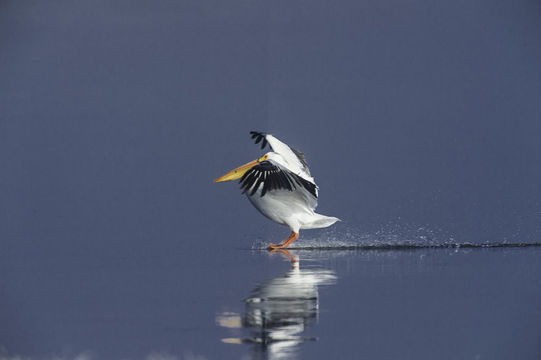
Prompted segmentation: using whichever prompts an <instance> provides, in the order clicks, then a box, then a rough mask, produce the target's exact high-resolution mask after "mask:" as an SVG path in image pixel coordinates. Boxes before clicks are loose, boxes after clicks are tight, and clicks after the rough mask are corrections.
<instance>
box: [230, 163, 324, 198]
mask: <svg viewBox="0 0 541 360" xmlns="http://www.w3.org/2000/svg"><path fill="white" fill-rule="evenodd" d="M239 182H240V184H241V186H240V188H241V190H242V193H243V194H244V193H246V192H248V191H250V192H249V196H253V195H255V193H256V192H257V189H259V187H260V186H261V184H263V188H262V190H261V196H265V194H266V193H267V192H269V191H273V190H281V189H282V190H288V191H293V190H295V189H296V188H297V185H298V186H300V187H303V188H305V189H306V190H308V192H309V193H310V194H312V195H313V196H314V197H315V198H317V192H316V189H317V186H316V184H314V183H312V182H311V181H308V180H306V179H304V178H302V177H300V176H298V175H296V174H294V173H292V172H289V171H285V170H282V169H281V168H280V167H278V166H276V165H274V164H273V163H272V162H270V161H262V162H260V163H259V164H258V165H256V166H254V167H252V168H251V169H250V170H248V171H247V172H246V173H245V174H244V175H243V176H242V177H241V178H240V181H239Z"/></svg>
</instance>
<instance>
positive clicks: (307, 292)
mask: <svg viewBox="0 0 541 360" xmlns="http://www.w3.org/2000/svg"><path fill="white" fill-rule="evenodd" d="M281 252H282V253H283V254H284V255H286V256H287V257H288V258H290V259H291V260H292V261H291V263H292V268H291V270H289V271H288V272H287V273H286V274H284V275H282V276H278V277H275V278H272V279H269V280H266V281H264V282H262V283H260V284H259V285H258V286H257V287H256V288H255V289H254V290H252V293H251V295H250V297H249V298H247V299H245V300H244V301H245V305H246V308H245V313H244V316H243V317H242V318H241V317H240V316H239V315H238V314H234V313H224V314H220V315H219V316H218V317H217V322H218V324H219V325H221V326H224V327H229V328H240V327H243V328H248V329H250V330H251V331H250V337H248V338H243V339H224V340H223V341H224V342H229V343H252V344H259V346H257V347H256V348H255V351H256V352H258V353H259V354H260V355H266V356H264V357H265V358H267V359H286V358H287V359H290V358H292V357H295V353H296V350H297V345H299V344H301V343H302V342H304V341H307V340H315V338H309V337H303V336H302V335H301V334H302V332H303V331H304V330H305V329H306V328H307V326H308V325H309V323H310V320H311V319H313V318H315V317H316V316H317V314H318V298H319V297H318V286H319V285H331V284H333V283H334V282H335V280H336V276H335V275H334V273H333V272H332V271H330V270H315V269H313V270H312V269H310V270H309V269H302V270H301V269H300V267H299V263H298V261H295V257H294V256H293V255H291V253H289V252H288V251H286V250H281Z"/></svg>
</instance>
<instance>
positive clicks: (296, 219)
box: [215, 131, 339, 248]
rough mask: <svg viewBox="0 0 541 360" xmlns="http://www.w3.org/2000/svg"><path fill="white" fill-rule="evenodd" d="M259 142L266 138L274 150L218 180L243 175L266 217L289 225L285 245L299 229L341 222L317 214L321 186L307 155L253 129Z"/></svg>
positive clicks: (252, 199) (242, 180)
mask: <svg viewBox="0 0 541 360" xmlns="http://www.w3.org/2000/svg"><path fill="white" fill-rule="evenodd" d="M251 134H252V138H255V139H256V143H259V142H260V141H261V140H263V143H262V148H264V147H265V145H266V144H267V143H268V144H269V145H270V146H271V148H272V150H273V151H271V152H268V153H267V154H265V155H264V156H262V157H261V158H259V159H257V160H255V161H252V162H250V163H248V164H245V165H243V166H241V167H239V168H237V169H235V170H232V171H230V172H229V173H227V174H226V175H224V176H222V177H221V178H218V179H216V180H215V182H219V181H228V180H234V179H238V178H240V183H241V189H242V190H243V193H245V194H246V195H247V197H248V199H249V200H250V202H251V203H252V204H253V205H254V207H255V208H256V209H257V210H259V211H260V212H261V213H262V214H263V215H264V216H266V217H267V218H269V219H271V220H273V221H274V222H277V223H278V224H282V225H286V226H288V227H289V228H290V229H291V235H290V236H289V237H288V238H287V239H286V240H285V241H284V242H283V243H282V244H280V245H273V244H271V245H270V247H271V248H284V247H287V246H288V245H289V244H290V243H292V242H293V241H295V240H296V239H297V238H298V236H299V230H300V229H316V228H324V227H327V226H330V225H332V224H334V223H335V222H336V221H339V219H338V218H336V217H330V216H325V215H321V214H317V213H316V212H315V209H316V207H317V197H318V187H317V185H316V184H315V182H314V178H313V177H312V176H311V174H310V170H309V169H308V165H307V163H306V159H305V157H304V155H303V154H302V153H301V152H299V151H297V150H295V149H292V148H290V147H289V146H288V145H286V144H284V143H283V142H281V141H280V140H278V139H277V138H275V137H274V136H272V135H268V134H267V135H265V134H262V133H258V132H253V131H252V132H251Z"/></svg>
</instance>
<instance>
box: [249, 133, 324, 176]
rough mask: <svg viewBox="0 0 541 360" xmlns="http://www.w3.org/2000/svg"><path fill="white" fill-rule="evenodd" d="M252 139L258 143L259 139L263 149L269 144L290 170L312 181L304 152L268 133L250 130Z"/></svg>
mask: <svg viewBox="0 0 541 360" xmlns="http://www.w3.org/2000/svg"><path fill="white" fill-rule="evenodd" d="M250 134H251V135H252V139H255V143H256V144H259V143H260V142H261V141H263V142H262V143H261V149H264V148H265V146H266V145H267V144H269V145H270V147H271V149H272V151H274V152H275V153H277V154H280V155H281V156H282V158H283V159H284V160H285V161H286V162H287V165H288V167H289V168H290V170H291V171H292V172H294V173H296V174H297V175H299V176H301V177H302V178H304V179H306V180H308V181H311V182H313V181H314V179H313V178H312V175H311V174H310V169H309V168H308V163H307V162H306V157H305V156H304V154H303V153H302V152H300V151H298V150H295V149H293V148H292V147H290V146H289V145H287V144H285V143H283V142H281V141H280V140H278V139H277V138H275V137H274V136H272V135H270V134H265V133H262V132H258V131H250Z"/></svg>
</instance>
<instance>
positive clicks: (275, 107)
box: [0, 0, 541, 357]
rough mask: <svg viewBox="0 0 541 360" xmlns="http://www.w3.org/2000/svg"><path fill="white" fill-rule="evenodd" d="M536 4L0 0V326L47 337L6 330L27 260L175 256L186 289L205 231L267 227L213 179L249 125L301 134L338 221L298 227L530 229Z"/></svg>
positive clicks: (236, 241) (401, 234)
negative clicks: (186, 263) (182, 265)
mask: <svg viewBox="0 0 541 360" xmlns="http://www.w3.org/2000/svg"><path fill="white" fill-rule="evenodd" d="M540 20H541V5H540V3H539V2H538V1H510V0H490V1H446V2H444V1H425V0H416V1H397V0H388V1H380V0H377V1H376V0H363V1H340V2H336V1H273V2H263V1H193V2H186V1H24V2H22V1H9V0H3V1H2V2H0V169H1V170H0V204H1V205H0V231H1V234H0V235H1V241H0V260H1V262H2V264H1V265H0V266H3V267H4V269H3V275H2V284H3V287H0V291H3V294H2V298H3V300H2V310H0V311H1V312H0V320H2V321H0V322H1V323H2V324H3V325H2V326H0V334H1V335H2V337H3V338H4V339H7V340H5V342H6V343H4V344H3V345H4V346H6V348H7V349H8V350H10V349H12V348H14V347H15V350H12V351H18V352H19V353H22V354H25V350H28V348H30V350H28V352H26V354H29V355H32V354H34V355H35V354H42V355H43V354H49V353H50V352H52V351H59V350H58V349H57V350H54V349H49V348H40V347H39V346H38V345H36V346H35V347H32V346H30V347H29V346H28V344H30V343H32V344H34V343H35V344H40V341H41V340H40V336H45V335H44V334H45V332H46V331H45V330H43V333H42V332H38V333H37V334H33V335H32V336H30V335H28V337H27V338H24V337H21V336H19V335H20V334H19V335H18V332H17V331H19V330H16V329H15V328H17V326H16V324H22V325H20V327H21V328H23V327H24V328H32V327H33V326H36V327H38V324H34V323H33V322H32V321H29V320H28V319H26V318H25V316H26V315H24V316H23V315H21V314H27V310H28V308H29V307H31V306H30V305H28V306H27V307H26V308H25V307H24V306H23V305H21V304H20V302H19V300H20V299H21V296H22V297H24V296H25V295H24V294H26V295H28V297H29V298H35V297H39V296H42V295H43V294H45V293H47V292H48V291H47V289H39V286H40V284H47V282H46V281H45V282H43V279H41V280H40V279H36V278H35V277H33V275H31V274H34V273H40V272H42V271H43V269H49V268H51V267H52V268H54V269H57V270H58V273H59V274H67V273H68V274H69V273H71V272H74V273H77V269H78V266H80V267H82V268H84V269H87V268H88V267H92V266H93V265H92V264H94V265H95V264H96V263H94V262H92V261H91V260H90V259H94V260H96V259H98V260H96V261H98V265H99V264H100V263H99V261H104V262H105V264H102V265H103V268H107V266H108V265H107V264H109V262H108V261H110V263H111V264H114V263H117V262H118V261H119V259H124V260H125V261H127V262H128V263H129V264H139V265H140V264H145V261H147V260H145V259H148V258H150V259H154V260H152V261H155V262H156V263H160V264H162V263H163V262H164V261H165V263H166V264H167V261H168V259H169V260H170V261H173V260H171V259H173V257H176V258H179V259H180V258H182V259H184V258H189V259H191V261H192V263H201V264H202V267H203V268H205V269H207V270H205V271H207V273H205V271H203V272H201V270H199V271H195V272H191V273H190V274H186V272H189V271H188V270H189V269H191V267H187V268H186V269H185V270H186V271H182V275H179V274H176V276H179V279H178V284H179V288H185V287H186V286H188V285H187V284H192V283H193V282H195V281H198V279H199V280H200V279H201V278H207V277H211V276H212V268H213V267H214V266H216V267H219V266H220V261H219V260H216V258H215V257H216V251H217V250H216V249H218V252H219V251H222V250H223V251H225V250H224V249H227V248H228V247H233V248H236V249H249V248H251V247H252V246H253V245H254V243H255V244H259V243H264V242H268V241H276V240H279V239H280V238H282V237H283V236H285V235H286V234H287V229H284V228H281V227H279V226H278V225H275V224H271V223H270V222H268V221H267V220H266V219H265V218H263V217H262V216H260V215H259V214H258V213H257V212H256V211H254V209H252V207H251V206H250V205H249V204H248V202H247V201H246V200H245V199H244V198H243V197H242V196H241V195H240V194H239V191H238V190H237V186H236V185H233V184H213V183H212V179H214V178H216V177H218V176H220V175H222V174H223V173H225V172H226V171H228V170H230V169H231V168H233V167H235V166H237V165H240V164H243V163H245V162H247V161H250V160H252V159H255V158H256V157H258V156H260V154H261V151H259V148H258V147H256V146H254V145H253V144H252V142H251V140H250V139H249V137H248V131H250V130H259V131H268V132H271V133H273V134H274V135H275V136H277V137H278V138H280V139H282V140H283V141H285V142H286V143H288V144H291V145H292V146H294V147H296V148H298V149H300V150H302V151H303V152H304V153H305V154H306V155H307V158H308V161H309V164H310V166H311V170H312V172H313V174H314V175H315V178H316V181H317V182H318V185H319V186H320V192H321V196H320V207H319V210H320V212H321V213H323V214H327V215H333V216H337V217H340V218H341V219H343V220H344V221H343V222H342V223H339V224H337V225H336V226H335V227H334V228H332V229H331V230H327V231H328V232H325V231H313V232H306V233H305V239H307V238H308V239H316V241H317V240H318V239H319V240H323V237H325V236H329V237H332V239H334V240H336V241H345V242H346V243H348V244H351V243H356V242H359V243H361V242H362V243H363V244H370V243H371V242H372V241H374V242H378V243H381V242H384V243H391V244H392V243H393V242H413V243H415V242H417V241H419V242H420V243H424V242H427V241H428V242H429V243H430V244H443V243H461V244H462V243H474V244H480V243H496V244H500V243H509V242H513V243H515V242H516V243H526V242H538V241H539V237H540V235H541V187H540V186H539V184H540V183H541V168H540V166H539V164H540V163H541V141H539V136H540V134H541V21H540ZM321 234H326V235H321ZM299 243H300V244H302V234H301V240H299ZM331 243H332V241H331ZM180 253H182V255H180ZM241 254H244V253H241ZM235 256H236V257H239V256H240V257H242V256H243V255H239V254H237V255H235ZM246 256H247V255H246ZM207 257H208V258H207ZM100 259H101V260H100ZM104 259H105V260H104ZM107 259H109V260H107ZM148 261H150V263H152V264H153V262H152V261H151V260H148ZM87 262H88V263H87ZM29 264H30V265H29ZM85 264H86V265H85ZM203 264H204V265H203ZM87 265H88V266H87ZM98 265H96V266H98ZM147 265H148V263H147ZM111 266H112V265H111ZM133 266H135V265H133ZM239 266H241V265H239ZM56 267H57V268H56ZM82 268H81V269H82ZM30 269H34V270H32V271H31V270H30ZM81 269H79V270H81ZM124 270H126V269H124ZM177 270H178V269H177ZM81 271H82V270H81ZM246 271H248V270H246ZM427 271H428V270H427ZM53 272H54V271H53ZM397 272H399V271H397ZM55 274H56V273H55ZM129 274H130V272H129V271H128V270H126V278H129ZM94 275H96V274H94ZM162 275H163V274H160V276H162ZM58 276H60V277H61V275H58ZM74 276H75V275H74ZM103 276H104V277H107V275H105V274H103ZM236 276H238V274H237V275H236ZM121 279H123V280H121ZM64 280H65V279H64ZM64 280H62V279H57V278H55V280H54V281H55V283H56V281H59V282H60V283H62V282H63V281H64ZM71 280H72V281H74V282H73V283H72V282H70V281H68V282H67V284H68V289H69V286H72V287H73V286H75V278H73V279H71ZM83 280H84V279H82V280H81V281H83ZM125 280H126V279H125V278H123V277H122V276H120V277H119V280H118V281H119V282H118V284H116V283H115V284H110V283H108V284H109V285H108V286H109V287H107V288H108V289H109V288H116V285H118V286H119V287H120V288H122V286H125V284H126V281H125ZM51 281H52V280H51ZM34 282H35V284H34ZM248 282H249V281H248ZM128 283H129V281H128ZM25 284H26V285H28V287H29V288H33V285H36V286H37V289H39V291H38V290H35V289H34V288H33V289H34V290H32V291H36V293H35V294H34V293H32V292H31V293H30V294H29V293H27V292H25V291H27V290H28V288H25V287H24V286H25ZM49 285H50V284H49ZM43 286H45V285H43ZM58 286H61V284H60V285H58ZM126 286H127V285H126ZM24 289H26V290H24ZM94 290H96V289H94ZM247 290H249V286H248V289H247ZM28 291H30V290H28ZM66 291H68V290H66ZM96 291H97V290H96ZM179 291H180V290H179ZM6 294H12V295H10V296H11V297H10V296H7V295H6ZM201 295H202V296H214V295H215V294H212V293H201ZM84 299H86V298H84ZM537 299H538V298H537ZM79 300H80V301H82V303H84V301H86V300H83V299H79ZM117 300H118V299H117ZM51 301H53V300H51ZM88 301H89V303H90V302H91V300H88ZM108 301H113V302H114V300H111V299H109V300H108ZM118 301H120V300H118ZM143 303H144V302H143ZM104 304H105V305H104V306H106V305H107V304H108V302H107V301H105V302H104ZM144 304H146V303H144ZM34 305H35V306H40V305H37V304H34ZM139 305H140V304H139ZM19 306H22V308H20V311H19V312H17V311H13V310H12V307H13V308H17V309H19V308H18V307H19ZM43 306H44V307H45V305H43ZM81 306H83V305H81ZM137 306H138V305H134V309H137V308H138V307H137ZM184 306H188V307H189V304H188V305H186V304H185V305H184ZM83 308H84V306H83ZM58 311H59V314H61V312H60V311H61V309H58ZM73 311H74V314H78V313H79V312H78V311H81V312H84V310H82V309H79V310H78V311H76V310H73ZM134 311H135V310H134ZM44 312H46V311H45V310H43V309H41V310H36V313H37V314H42V313H44ZM59 316H60V315H59ZM74 316H75V315H74ZM60 317H62V316H60ZM55 319H56V318H55ZM41 320H43V319H41ZM56 320H58V319H56ZM56 320H55V321H56ZM36 322H37V323H39V324H41V325H43V323H44V322H43V321H36ZM55 323H56V322H55ZM6 324H7V325H6ZM41 325H40V326H41ZM79 325H80V324H79ZM87 325H88V324H87ZM59 326H60V325H59ZM85 326H86V325H85ZM73 327H76V325H73ZM135 338H137V337H135ZM15 339H19V341H21V343H17V341H16V340H15ZM21 339H26V340H21ZM131 340H133V339H131ZM25 341H26V342H25ZM134 341H135V340H134ZM33 342H34V343H33ZM43 342H44V343H48V342H47V341H46V340H43ZM58 343H62V342H61V341H60V340H59V342H58ZM0 345H2V342H1V341H0ZM51 347H54V346H52V345H51ZM188 348H189V347H188ZM32 349H34V350H32ZM91 350H94V349H91ZM32 351H34V352H32ZM145 351H146V350H145ZM103 353H105V354H107V350H104V351H103ZM113 353H114V352H113ZM114 354H117V353H114ZM105 356H106V357H107V355H105ZM118 356H126V355H122V354H121V352H119V353H118Z"/></svg>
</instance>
